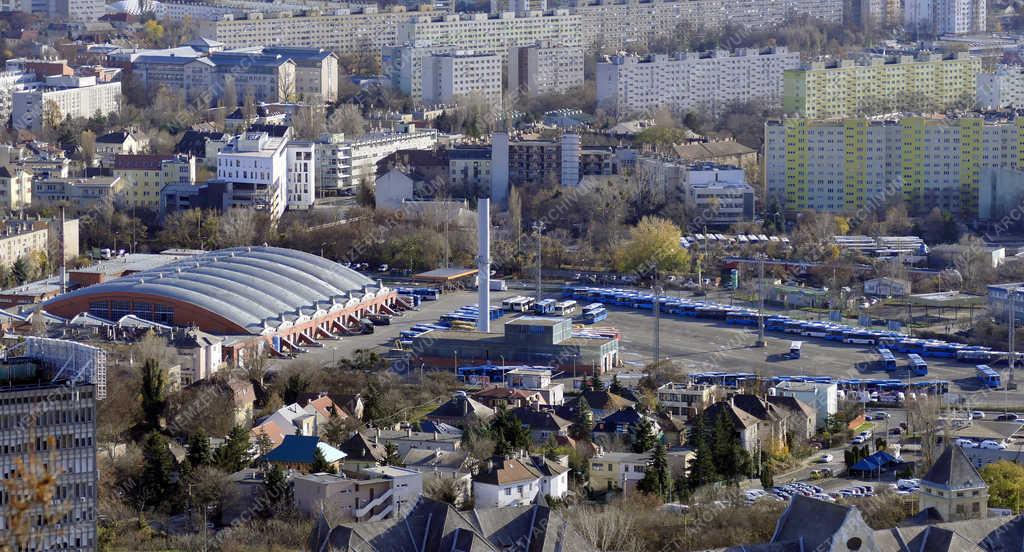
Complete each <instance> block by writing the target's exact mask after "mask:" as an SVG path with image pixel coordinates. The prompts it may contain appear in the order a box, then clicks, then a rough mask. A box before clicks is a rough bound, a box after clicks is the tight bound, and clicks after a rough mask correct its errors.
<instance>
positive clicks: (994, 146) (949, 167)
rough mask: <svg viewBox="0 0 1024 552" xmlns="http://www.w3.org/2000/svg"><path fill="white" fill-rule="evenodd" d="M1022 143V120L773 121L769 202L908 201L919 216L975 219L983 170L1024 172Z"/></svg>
mask: <svg viewBox="0 0 1024 552" xmlns="http://www.w3.org/2000/svg"><path fill="white" fill-rule="evenodd" d="M1022 144H1024V118H1019V117H1015V116H1004V117H1001V118H996V117H993V116H989V117H985V116H979V115H972V116H965V117H959V118H939V117H917V116H915V117H903V118H885V119H865V118H848V119H834V120H815V119H804V118H789V119H784V120H782V121H769V122H768V123H767V124H766V125H765V145H764V164H765V166H764V170H765V184H766V190H767V195H768V202H769V205H771V204H772V203H773V202H775V203H777V204H778V205H779V206H780V207H781V208H782V209H785V210H787V211H799V210H803V209H814V210H818V211H826V212H856V211H857V210H859V209H865V208H866V209H869V210H875V209H880V208H883V206H884V205H885V204H886V203H887V202H888V201H889V200H892V199H903V200H904V201H906V202H907V205H908V207H909V208H910V209H911V211H914V212H919V213H920V212H928V211H930V210H931V209H932V208H934V207H939V208H941V209H943V210H946V211H949V212H952V213H955V214H958V215H959V216H961V217H975V216H977V214H978V197H979V186H980V182H981V179H982V172H983V169H984V168H985V167H1007V168H1019V167H1024V146H1022ZM769 208H770V207H769Z"/></svg>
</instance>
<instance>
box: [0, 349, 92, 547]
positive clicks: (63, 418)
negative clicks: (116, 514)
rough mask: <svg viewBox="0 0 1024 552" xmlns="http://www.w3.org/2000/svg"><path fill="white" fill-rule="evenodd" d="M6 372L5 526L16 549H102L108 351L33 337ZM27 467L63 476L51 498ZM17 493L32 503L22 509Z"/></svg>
mask: <svg viewBox="0 0 1024 552" xmlns="http://www.w3.org/2000/svg"><path fill="white" fill-rule="evenodd" d="M0 374H2V376H3V378H2V379H3V381H4V385H3V387H0V472H2V473H3V475H4V480H5V490H4V491H5V492H4V500H3V501H0V533H2V534H3V535H4V540H5V541H6V542H7V544H13V545H14V549H36V550H78V551H92V550H97V549H98V548H99V542H98V540H97V535H96V520H97V516H98V514H99V512H98V510H97V483H98V476H97V470H96V401H97V400H99V399H103V398H105V396H106V353H104V351H103V350H102V349H99V348H96V347H92V346H89V345H83V344H80V343H74V342H71V341H62V340H57V339H47V338H42V337H28V338H26V340H25V342H24V343H22V344H20V345H18V346H17V347H16V349H15V350H13V351H11V352H9V354H8V355H7V357H6V358H5V359H3V360H2V361H0ZM21 470H32V471H34V474H33V475H35V476H36V477H39V476H41V475H42V474H50V475H53V476H55V478H56V481H55V482H54V484H53V485H52V487H50V488H49V489H48V492H50V493H52V496H47V498H46V504H45V505H44V504H39V499H38V498H37V495H36V493H38V492H40V490H39V489H34V488H29V487H28V483H29V481H28V477H27V476H26V475H25V472H23V471H21ZM8 483H9V484H10V485H7V484H8ZM15 497H17V498H19V499H27V501H28V504H29V508H28V509H27V510H25V511H18V510H16V509H15V507H14V498H15ZM15 522H17V523H19V525H21V529H22V530H19V531H17V532H15V529H14V523H15ZM19 541H20V542H19Z"/></svg>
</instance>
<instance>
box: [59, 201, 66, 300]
mask: <svg viewBox="0 0 1024 552" xmlns="http://www.w3.org/2000/svg"><path fill="white" fill-rule="evenodd" d="M57 235H58V236H60V292H61V293H62V294H63V293H67V291H68V270H67V263H66V259H67V258H68V257H67V243H66V242H65V241H64V240H65V236H64V207H61V208H60V233H59V234H57Z"/></svg>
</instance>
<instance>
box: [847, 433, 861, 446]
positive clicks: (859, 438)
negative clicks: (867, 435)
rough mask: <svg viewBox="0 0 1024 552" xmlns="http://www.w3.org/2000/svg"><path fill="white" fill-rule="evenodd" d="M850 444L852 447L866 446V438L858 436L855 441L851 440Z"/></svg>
mask: <svg viewBox="0 0 1024 552" xmlns="http://www.w3.org/2000/svg"><path fill="white" fill-rule="evenodd" d="M850 444H851V445H862V444H864V437H863V436H861V435H858V436H856V437H854V438H853V439H850Z"/></svg>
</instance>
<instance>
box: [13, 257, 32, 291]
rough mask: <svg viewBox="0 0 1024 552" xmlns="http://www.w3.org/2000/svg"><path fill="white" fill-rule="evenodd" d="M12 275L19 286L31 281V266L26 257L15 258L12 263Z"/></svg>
mask: <svg viewBox="0 0 1024 552" xmlns="http://www.w3.org/2000/svg"><path fill="white" fill-rule="evenodd" d="M11 276H12V277H14V283H15V284H17V285H19V286H20V285H22V284H24V283H25V282H27V281H29V278H30V275H29V266H28V261H26V260H25V257H18V258H17V259H15V260H14V264H12V265H11Z"/></svg>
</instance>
